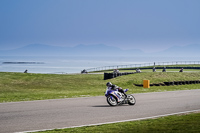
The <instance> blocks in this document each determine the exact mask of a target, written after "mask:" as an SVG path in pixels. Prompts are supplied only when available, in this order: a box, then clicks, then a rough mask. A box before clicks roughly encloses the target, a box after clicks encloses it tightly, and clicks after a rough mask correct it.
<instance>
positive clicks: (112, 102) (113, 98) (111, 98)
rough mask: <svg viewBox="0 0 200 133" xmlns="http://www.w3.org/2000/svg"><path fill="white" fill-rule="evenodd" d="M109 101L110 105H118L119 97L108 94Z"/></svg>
mask: <svg viewBox="0 0 200 133" xmlns="http://www.w3.org/2000/svg"><path fill="white" fill-rule="evenodd" d="M107 103H108V104H109V105H110V106H116V105H117V99H116V98H115V97H113V96H111V95H108V96H107Z"/></svg>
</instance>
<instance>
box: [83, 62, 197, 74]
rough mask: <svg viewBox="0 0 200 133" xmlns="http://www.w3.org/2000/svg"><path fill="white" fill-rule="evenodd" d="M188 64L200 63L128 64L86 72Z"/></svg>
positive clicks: (92, 69)
mask: <svg viewBox="0 0 200 133" xmlns="http://www.w3.org/2000/svg"><path fill="white" fill-rule="evenodd" d="M188 64H200V61H172V62H153V63H143V64H128V65H115V66H102V67H97V68H90V69H86V71H87V72H93V71H102V70H112V69H121V68H140V67H147V66H155V65H156V66H163V67H164V66H166V65H188Z"/></svg>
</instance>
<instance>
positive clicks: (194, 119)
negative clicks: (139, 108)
mask: <svg viewBox="0 0 200 133" xmlns="http://www.w3.org/2000/svg"><path fill="white" fill-rule="evenodd" d="M199 132H200V113H192V114H187V115H174V116H167V117H160V118H157V119H148V120H141V121H131V122H121V123H115V124H105V125H99V126H85V127H79V128H66V129H55V130H52V131H45V132H44V133H199Z"/></svg>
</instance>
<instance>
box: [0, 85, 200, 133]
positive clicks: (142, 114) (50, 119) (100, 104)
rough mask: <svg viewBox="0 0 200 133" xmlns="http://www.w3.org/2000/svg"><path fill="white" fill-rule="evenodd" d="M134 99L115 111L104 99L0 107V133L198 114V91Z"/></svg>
mask: <svg viewBox="0 0 200 133" xmlns="http://www.w3.org/2000/svg"><path fill="white" fill-rule="evenodd" d="M134 96H135V98H136V101H137V102H136V104H135V105H134V106H130V105H121V106H117V107H110V106H109V105H108V104H107V102H106V98H105V97H104V96H98V97H85V98H69V99H57V100H41V101H27V102H12V103H0V132H1V133H12V132H24V131H35V130H46V129H55V128H68V127H76V126H82V125H92V124H94V125H98V124H102V123H113V122H119V121H131V120H140V119H143V118H144V119H145V118H151V117H156V116H165V115H167V114H174V113H179V112H186V111H194V110H200V89H198V90H185V91H170V92H155V93H144V94H134Z"/></svg>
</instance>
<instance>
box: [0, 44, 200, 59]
mask: <svg viewBox="0 0 200 133" xmlns="http://www.w3.org/2000/svg"><path fill="white" fill-rule="evenodd" d="M199 51H200V45H199V44H193V45H187V46H174V47H171V48H169V49H166V50H164V51H160V52H155V53H149V54H147V53H144V52H143V51H141V50H139V49H130V50H122V49H120V48H117V47H113V46H107V45H104V44H97V45H83V44H80V45H77V46H75V47H59V46H50V45H44V44H30V45H27V46H25V47H21V48H18V49H13V50H0V56H77V55H78V56H165V57H200V52H199Z"/></svg>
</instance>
